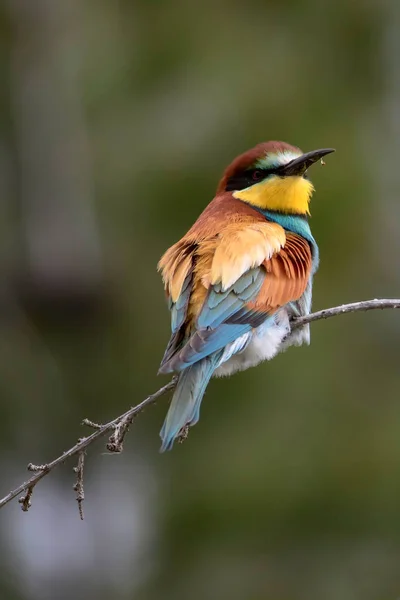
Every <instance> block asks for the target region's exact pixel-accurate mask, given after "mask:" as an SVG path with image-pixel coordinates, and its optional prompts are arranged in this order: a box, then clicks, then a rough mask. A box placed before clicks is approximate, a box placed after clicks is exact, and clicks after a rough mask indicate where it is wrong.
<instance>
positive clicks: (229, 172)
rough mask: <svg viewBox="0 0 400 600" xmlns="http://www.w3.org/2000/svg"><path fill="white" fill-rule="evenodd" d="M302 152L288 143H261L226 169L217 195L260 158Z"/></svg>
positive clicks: (238, 157)
mask: <svg viewBox="0 0 400 600" xmlns="http://www.w3.org/2000/svg"><path fill="white" fill-rule="evenodd" d="M285 150H286V151H290V152H300V153H301V150H300V149H299V148H297V147H296V146H292V145H291V144H287V143H286V142H274V141H272V142H261V144H257V146H254V148H251V150H247V152H244V153H243V154H240V155H239V156H237V157H236V158H235V160H234V161H233V162H231V164H230V165H229V167H227V168H226V169H225V172H224V175H223V177H222V179H221V180H220V182H219V184H218V187H217V194H220V193H221V192H223V191H225V188H226V184H227V181H228V179H229V178H230V177H232V176H233V175H236V174H238V173H241V172H242V171H244V170H246V169H248V168H250V167H251V166H252V165H253V164H254V163H255V162H256V160H257V159H258V158H261V157H264V156H266V155H267V154H276V153H277V152H284V151H285Z"/></svg>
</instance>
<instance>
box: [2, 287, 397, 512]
mask: <svg viewBox="0 0 400 600" xmlns="http://www.w3.org/2000/svg"><path fill="white" fill-rule="evenodd" d="M386 308H400V299H383V300H378V299H375V300H365V301H363V302H353V303H352V304H343V305H341V306H335V307H334V308H327V309H324V310H320V311H318V312H315V313H312V314H310V315H307V316H305V317H297V318H293V319H292V329H297V328H298V327H302V326H303V325H307V323H313V322H314V321H319V320H320V319H329V318H330V317H335V316H337V315H343V314H346V313H350V312H359V311H368V310H374V309H386ZM175 386H176V377H174V378H173V379H172V380H171V381H170V382H169V383H167V384H166V385H164V386H163V387H162V388H160V389H159V390H158V391H157V392H155V393H154V394H152V395H151V396H148V397H147V398H146V399H145V400H143V401H142V402H140V404H137V405H136V406H133V407H132V408H130V409H129V410H127V411H126V412H125V413H124V414H122V415H120V416H118V417H116V418H115V419H113V420H112V421H110V422H109V423H106V424H104V425H100V424H98V423H94V422H93V421H90V420H89V419H84V420H83V424H84V425H86V426H88V427H91V428H92V429H95V431H94V432H93V433H92V434H91V435H89V436H87V437H84V438H81V439H80V440H79V441H78V442H77V443H76V444H75V446H72V448H70V449H69V450H67V451H66V452H64V453H63V454H61V456H59V457H57V458H56V459H54V460H53V461H51V462H49V463H47V464H44V465H38V466H37V465H33V464H32V463H30V464H29V465H28V470H30V471H33V472H34V475H32V477H31V478H30V479H28V480H27V481H25V482H24V483H21V485H19V486H18V487H17V488H15V489H14V490H12V491H11V492H10V493H9V494H7V495H6V496H4V498H2V499H1V500H0V508H2V507H3V506H5V505H6V504H8V502H10V501H11V500H13V499H14V498H16V497H17V496H18V495H19V494H21V493H23V492H25V495H24V496H22V497H21V498H20V499H19V502H20V503H21V505H22V510H24V511H27V510H28V508H29V507H30V505H31V497H32V492H33V488H34V487H35V485H36V484H37V483H38V482H39V481H40V480H41V479H43V477H45V476H46V475H48V474H49V473H50V472H51V471H53V469H55V468H56V467H58V466H59V465H61V464H63V463H64V462H65V461H66V460H67V459H69V458H71V457H73V456H76V455H78V456H79V461H78V466H77V467H75V468H76V469H77V470H76V473H77V475H78V476H77V482H76V484H75V487H74V489H75V491H76V492H77V500H78V504H79V506H80V511H81V509H82V502H83V499H84V493H83V465H84V458H83V457H84V450H85V449H86V448H87V447H88V446H90V445H91V444H93V443H94V442H95V441H96V440H98V439H100V438H101V437H104V436H105V435H106V434H107V433H109V432H110V431H113V433H112V434H111V436H110V438H109V441H108V445H107V447H108V449H109V450H110V451H112V452H121V451H122V446H123V441H124V437H125V434H126V432H127V431H128V429H129V426H130V425H131V423H132V421H133V419H134V418H135V417H136V415H138V414H139V413H141V412H143V410H144V409H145V408H146V407H147V406H150V405H151V404H154V403H155V402H156V400H158V398H161V396H164V395H165V394H167V393H168V392H170V391H171V390H173V389H174V388H175ZM182 438H183V439H184V438H185V432H184V431H182ZM80 469H81V470H80ZM78 484H79V485H78ZM80 486H81V487H80ZM80 514H81V518H83V513H80Z"/></svg>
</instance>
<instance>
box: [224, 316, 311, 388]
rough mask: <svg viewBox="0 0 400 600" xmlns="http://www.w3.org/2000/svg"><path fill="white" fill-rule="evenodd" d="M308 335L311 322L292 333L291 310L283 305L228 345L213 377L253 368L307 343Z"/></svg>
mask: <svg viewBox="0 0 400 600" xmlns="http://www.w3.org/2000/svg"><path fill="white" fill-rule="evenodd" d="M309 337H310V336H309V326H308V325H306V326H305V327H302V328H301V329H297V330H295V331H294V332H293V333H290V325H289V317H288V312H287V310H286V308H282V309H281V310H279V311H278V312H277V313H276V314H275V315H274V316H273V317H271V318H270V319H267V320H266V321H265V322H264V323H263V324H262V325H260V326H259V327H257V328H256V329H253V330H252V331H250V332H249V333H246V334H244V335H242V336H241V337H240V338H238V339H237V340H235V341H234V342H233V343H231V344H228V346H227V347H226V348H225V350H224V353H223V355H222V357H221V360H220V362H219V366H218V367H217V369H216V370H215V372H214V376H216V377H224V376H228V375H232V374H233V373H235V372H236V371H244V370H246V369H249V368H250V367H254V366H256V365H258V364H259V363H260V362H263V361H264V360H271V358H273V357H274V356H276V354H278V352H282V351H283V350H286V348H288V347H289V346H293V345H294V346H300V345H301V344H303V343H307V344H308V343H309Z"/></svg>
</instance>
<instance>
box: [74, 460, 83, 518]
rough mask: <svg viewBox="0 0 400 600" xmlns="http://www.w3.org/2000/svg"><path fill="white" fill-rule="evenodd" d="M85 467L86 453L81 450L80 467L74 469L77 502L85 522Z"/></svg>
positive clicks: (80, 514)
mask: <svg viewBox="0 0 400 600" xmlns="http://www.w3.org/2000/svg"><path fill="white" fill-rule="evenodd" d="M84 466H85V452H84V451H83V450H81V451H80V452H79V455H78V465H77V466H76V467H74V473H76V482H75V485H74V491H75V492H76V501H77V502H78V510H79V516H80V518H81V521H83V501H84V499H85V491H84V489H83V467H84Z"/></svg>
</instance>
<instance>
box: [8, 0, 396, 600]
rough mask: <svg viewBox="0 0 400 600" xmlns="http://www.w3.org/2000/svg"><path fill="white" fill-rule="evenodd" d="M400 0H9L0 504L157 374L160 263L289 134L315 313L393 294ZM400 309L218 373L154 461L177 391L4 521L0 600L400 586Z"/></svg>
mask: <svg viewBox="0 0 400 600" xmlns="http://www.w3.org/2000/svg"><path fill="white" fill-rule="evenodd" d="M399 30H400V3H399V2H398V0H384V1H382V2H377V1H373V0H354V1H353V2H349V1H348V0H336V1H335V2H327V1H323V0H322V1H321V0H319V1H317V0H292V1H288V2H279V3H278V2H272V1H265V0H264V1H260V0H249V1H247V2H239V1H238V0H231V1H229V2H228V1H227V0H226V1H224V0H218V1H217V0H212V1H211V0H203V1H202V2H195V1H193V0H164V1H163V0H160V1H158V2H156V1H150V0H114V1H113V0H2V1H1V2H0V81H1V88H0V233H1V235H0V269H1V277H0V308H1V310H0V392H1V402H0V417H1V418H0V450H1V452H0V456H1V458H0V473H1V476H0V484H1V490H0V495H1V496H3V495H5V494H6V493H7V492H8V491H9V490H10V489H11V488H12V487H13V486H14V485H17V484H18V483H20V482H21V481H22V480H23V479H24V478H25V477H27V473H26V470H25V465H26V464H27V463H28V462H30V461H32V462H34V463H43V462H46V461H49V460H50V459H52V458H54V457H55V456H57V455H58V454H60V453H61V452H62V451H63V450H65V449H67V448H68V447H70V446H71V445H72V444H73V443H75V441H76V439H77V438H78V436H81V435H83V434H84V433H86V431H85V430H84V429H83V428H82V427H80V425H79V423H80V421H81V420H82V418H84V417H89V418H91V419H93V420H95V421H100V422H105V421H107V420H109V419H111V418H113V417H114V416H116V415H118V414H120V413H122V412H123V411H124V410H125V409H126V408H127V407H129V406H131V405H132V404H136V403H137V402H138V401H140V400H141V399H143V398H144V397H145V396H146V395H147V394H148V393H151V392H153V391H155V390H156V389H158V387H160V386H161V385H162V384H164V383H166V381H167V379H166V378H165V377H164V378H157V377H156V372H157V368H158V364H159V361H160V358H161V356H162V354H163V351H164V347H165V345H166V343H167V340H168V337H169V321H168V313H167V308H166V306H165V301H164V296H163V290H162V286H161V282H160V279H159V276H158V274H157V273H156V263H157V260H158V258H159V257H160V255H161V254H162V252H163V251H164V250H165V249H166V248H167V247H168V246H169V245H171V244H172V243H173V242H175V241H176V240H177V239H178V238H179V237H180V236H181V235H182V234H183V233H184V232H185V231H186V230H187V228H188V227H189V226H190V225H191V224H192V222H193V221H194V220H195V219H196V217H197V216H198V215H199V213H200V212H201V210H202V209H203V208H204V206H205V205H206V204H207V203H208V202H209V201H210V200H211V198H212V196H213V192H214V189H215V187H216V184H217V181H218V179H219V177H220V175H221V172H222V171H223V169H224V167H225V166H226V165H227V164H228V163H229V162H230V161H231V159H232V158H233V157H235V155H236V154H238V153H240V152H242V151H244V150H246V149H247V148H249V147H251V146H252V145H254V144H256V143H258V142H260V141H264V140H268V139H282V140H285V141H288V142H290V143H293V144H295V145H299V146H300V147H301V148H303V149H304V150H312V149H315V148H319V147H326V146H333V147H335V148H336V149H337V152H336V154H335V155H332V156H329V157H328V158H327V161H326V162H327V165H326V167H324V168H321V167H320V166H315V167H314V168H313V171H312V179H313V182H314V184H315V186H316V188H317V194H316V195H315V197H314V199H313V204H312V214H313V217H312V229H313V232H314V235H315V237H316V238H317V240H318V242H319V244H320V249H321V257H322V260H321V267H320V271H319V273H318V276H317V278H316V281H315V287H314V290H315V292H314V308H316V309H319V308H323V307H328V306H334V305H336V304H340V303H342V302H350V301H356V300H361V299H366V298H373V297H396V296H397V297H398V296H399V288H400V269H399V261H400V259H399V250H400V242H399V240H400V201H399V192H398V190H399V189H400V169H399V166H398V165H399V158H400V68H399V60H400V59H399V57H400V36H399V33H398V32H399ZM399 335H400V319H399V315H398V314H397V313H396V312H390V311H385V312H371V313H368V314H360V313H359V314H356V315H348V316H344V317H339V318H336V319H333V320H330V321H326V322H319V323H316V324H314V325H313V326H312V344H311V346H310V347H309V348H302V349H291V350H289V351H288V352H287V353H286V354H283V355H280V356H278V357H277V358H276V359H275V360H274V361H273V363H270V364H263V365H262V366H260V367H258V368H257V369H253V370H249V371H247V372H245V373H241V374H238V375H236V376H235V377H234V378H232V379H229V380H216V381H213V382H212V383H211V385H210V386H209V389H208V391H207V395H206V398H205V401H204V403H203V408H202V418H201V421H200V423H199V425H198V426H197V427H195V428H194V429H193V430H192V431H191V433H190V436H189V439H188V440H187V442H186V443H185V444H184V445H182V446H180V445H178V446H176V447H175V448H174V450H173V452H171V453H169V454H167V455H160V454H159V453H158V448H159V439H158V432H159V429H160V427H161V424H162V421H163V418H164V415H165V413H166V409H167V398H163V399H162V400H160V401H159V402H158V404H157V406H155V407H152V408H151V409H149V410H147V411H146V412H145V413H144V414H143V415H141V416H140V417H139V419H138V420H137V421H135V424H134V426H133V427H132V428H131V431H130V433H129V435H128V438H127V440H126V444H125V452H124V453H123V454H122V455H119V456H117V455H108V454H107V453H106V452H105V448H104V443H103V444H101V443H100V444H98V445H97V446H96V447H94V448H91V449H90V451H89V453H88V456H87V463H86V464H87V466H86V504H85V513H86V519H85V521H84V522H83V523H82V522H80V521H79V518H78V511H77V506H76V501H75V499H74V492H73V490H72V484H73V481H74V474H73V472H72V467H73V464H67V465H66V466H64V467H62V468H61V469H60V470H58V471H57V472H54V473H53V474H52V475H50V476H49V477H48V478H46V479H45V480H44V481H43V482H42V483H41V484H40V485H39V486H38V487H37V489H36V490H35V493H34V496H33V506H32V508H31V510H30V511H29V512H28V513H27V514H24V513H22V512H21V510H20V507H19V505H18V503H16V502H14V503H13V504H9V505H7V506H6V507H5V508H4V509H3V510H2V511H1V513H0V556H1V560H0V597H1V599H2V600H39V599H40V600H56V599H57V600H58V599H59V600H69V599H72V598H74V599H75V600H81V599H85V600H92V599H96V600H109V599H110V598H112V599H113V600H128V599H132V600H153V599H154V600H155V599H158V598H163V599H165V600H169V599H171V600H172V599H174V600H175V599H176V600H181V599H182V600H183V599H186V598H191V599H193V600H200V599H204V598H210V599H214V598H215V599H219V600H222V599H227V600H228V599H229V600H269V599H271V600H297V599H299V600H320V599H321V598H323V599H324V600H355V599H363V600H383V599H393V600H395V599H396V598H398V597H399V596H400V397H399V387H400V373H399V358H400V352H399Z"/></svg>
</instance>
